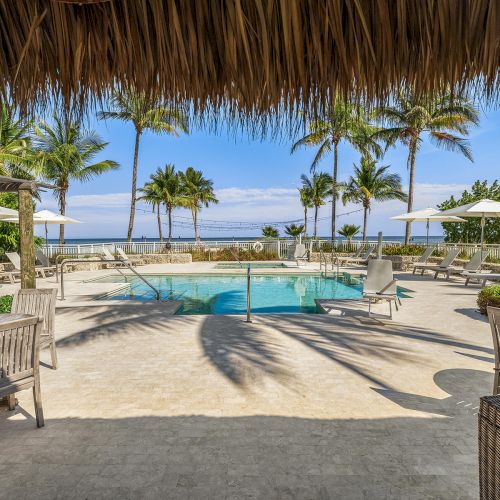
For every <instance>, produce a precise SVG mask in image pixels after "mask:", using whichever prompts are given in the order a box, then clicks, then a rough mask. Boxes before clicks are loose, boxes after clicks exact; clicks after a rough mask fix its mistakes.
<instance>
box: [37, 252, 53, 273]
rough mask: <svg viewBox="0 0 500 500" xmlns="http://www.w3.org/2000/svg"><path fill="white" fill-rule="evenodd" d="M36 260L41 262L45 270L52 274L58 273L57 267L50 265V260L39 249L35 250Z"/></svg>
mask: <svg viewBox="0 0 500 500" xmlns="http://www.w3.org/2000/svg"><path fill="white" fill-rule="evenodd" d="M35 256H36V260H37V261H38V262H40V264H41V265H42V266H43V268H44V269H48V270H51V271H52V272H54V273H55V272H56V266H54V265H52V264H51V263H50V260H49V258H48V257H47V256H46V255H45V254H44V253H43V252H42V251H41V250H40V249H39V248H37V249H36V250H35Z"/></svg>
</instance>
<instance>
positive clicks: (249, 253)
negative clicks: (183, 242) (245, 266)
mask: <svg viewBox="0 0 500 500" xmlns="http://www.w3.org/2000/svg"><path fill="white" fill-rule="evenodd" d="M190 253H191V255H192V257H193V262H200V261H207V260H209V259H210V260H211V261H236V260H240V261H244V260H246V261H253V260H277V259H278V254H277V253H276V251H273V250H266V249H265V248H264V249H263V250H262V251H260V252H256V251H255V250H253V249H252V250H245V249H242V248H240V249H239V250H238V249H237V248H221V249H219V250H210V252H209V251H208V249H206V250H205V249H202V248H200V249H195V250H191V252H190Z"/></svg>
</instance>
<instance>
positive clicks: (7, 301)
mask: <svg viewBox="0 0 500 500" xmlns="http://www.w3.org/2000/svg"><path fill="white" fill-rule="evenodd" d="M12 299H13V297H12V295H2V296H1V297H0V313H2V314H5V313H10V310H11V308H12Z"/></svg>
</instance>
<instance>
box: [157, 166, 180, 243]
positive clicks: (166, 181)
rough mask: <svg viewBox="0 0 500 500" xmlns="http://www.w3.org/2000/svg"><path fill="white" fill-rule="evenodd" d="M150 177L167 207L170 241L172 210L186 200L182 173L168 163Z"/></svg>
mask: <svg viewBox="0 0 500 500" xmlns="http://www.w3.org/2000/svg"><path fill="white" fill-rule="evenodd" d="M150 179H151V181H150V183H151V184H154V185H155V187H156V191H157V192H158V193H159V194H160V196H161V198H162V203H163V204H164V205H165V207H166V209H167V214H168V241H172V212H173V210H174V208H176V207H179V206H181V204H182V202H183V201H184V192H183V185H182V178H181V175H180V174H179V172H176V171H175V167H174V165H170V164H167V165H165V168H158V169H156V172H155V173H154V174H152V175H151V176H150Z"/></svg>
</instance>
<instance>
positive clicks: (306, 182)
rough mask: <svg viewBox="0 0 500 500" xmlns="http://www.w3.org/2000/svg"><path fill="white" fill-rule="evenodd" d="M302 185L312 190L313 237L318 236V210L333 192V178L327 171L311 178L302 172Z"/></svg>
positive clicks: (315, 174)
mask: <svg viewBox="0 0 500 500" xmlns="http://www.w3.org/2000/svg"><path fill="white" fill-rule="evenodd" d="M300 178H301V180H302V186H303V188H305V189H308V190H309V191H310V196H311V203H312V205H313V207H314V233H313V238H314V239H316V237H317V230H318V210H319V207H321V206H322V205H324V204H325V199H326V198H327V197H328V196H330V195H331V193H332V178H331V177H330V176H329V175H328V174H327V173H326V172H321V173H319V174H318V173H314V174H313V176H312V177H311V178H309V177H307V175H305V174H302V176H301V177H300Z"/></svg>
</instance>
